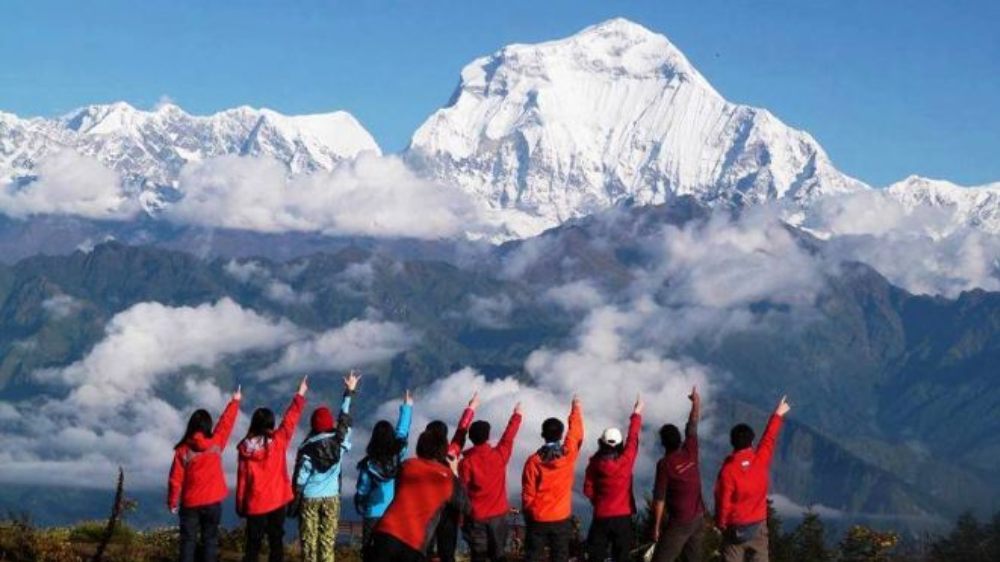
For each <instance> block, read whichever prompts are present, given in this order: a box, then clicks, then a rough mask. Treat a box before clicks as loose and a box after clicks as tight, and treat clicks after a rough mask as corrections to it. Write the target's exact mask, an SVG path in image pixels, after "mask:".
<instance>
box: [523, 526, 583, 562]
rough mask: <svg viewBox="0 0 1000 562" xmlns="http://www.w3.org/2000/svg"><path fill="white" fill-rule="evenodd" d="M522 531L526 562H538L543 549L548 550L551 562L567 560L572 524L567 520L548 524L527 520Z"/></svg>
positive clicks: (564, 561)
mask: <svg viewBox="0 0 1000 562" xmlns="http://www.w3.org/2000/svg"><path fill="white" fill-rule="evenodd" d="M524 531H525V536H524V559H525V560H527V562H540V561H541V560H542V559H543V557H544V555H545V547H548V549H549V559H550V560H551V562H567V561H568V560H569V539H570V535H572V533H573V523H572V522H571V521H570V520H569V519H566V520H563V521H553V522H549V523H541V522H538V521H530V520H528V521H525V530H524Z"/></svg>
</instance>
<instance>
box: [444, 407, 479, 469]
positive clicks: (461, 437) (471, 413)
mask: <svg viewBox="0 0 1000 562" xmlns="http://www.w3.org/2000/svg"><path fill="white" fill-rule="evenodd" d="M474 417H476V411H475V410H473V409H472V408H466V409H465V410H463V411H462V417H461V418H459V420H458V427H456V428H455V434H454V435H452V436H451V441H449V442H448V456H449V457H453V458H456V459H457V458H458V457H459V456H460V455H461V454H462V447H465V437H466V436H467V435H468V434H469V426H470V425H472V418H474Z"/></svg>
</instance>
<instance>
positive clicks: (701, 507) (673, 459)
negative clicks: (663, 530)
mask: <svg viewBox="0 0 1000 562" xmlns="http://www.w3.org/2000/svg"><path fill="white" fill-rule="evenodd" d="M685 433H686V436H685V438H684V444H683V445H681V448H679V449H677V450H676V451H673V452H671V453H667V454H666V455H664V457H663V458H662V459H660V461H659V462H657V463H656V486H655V487H654V488H653V499H654V500H659V501H662V502H664V503H665V504H666V508H667V522H668V523H670V524H680V525H685V524H687V523H690V522H692V521H694V520H695V518H696V517H698V516H699V515H701V514H703V513H705V501H704V499H703V498H702V496H701V461H700V459H699V454H698V424H697V422H694V421H689V422H688V424H687V428H685Z"/></svg>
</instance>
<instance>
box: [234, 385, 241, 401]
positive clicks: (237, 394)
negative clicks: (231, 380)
mask: <svg viewBox="0 0 1000 562" xmlns="http://www.w3.org/2000/svg"><path fill="white" fill-rule="evenodd" d="M233 400H236V401H237V402H239V401H240V400H243V385H242V384H238V385H236V392H234V393H233Z"/></svg>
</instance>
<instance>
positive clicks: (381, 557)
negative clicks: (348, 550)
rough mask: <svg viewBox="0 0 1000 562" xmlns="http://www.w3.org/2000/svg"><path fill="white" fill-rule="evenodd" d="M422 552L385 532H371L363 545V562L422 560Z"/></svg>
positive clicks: (418, 561) (415, 561) (421, 561)
mask: <svg viewBox="0 0 1000 562" xmlns="http://www.w3.org/2000/svg"><path fill="white" fill-rule="evenodd" d="M423 560H424V554H423V553H422V552H420V551H419V550H414V549H412V548H410V546H409V545H408V544H406V543H404V542H403V541H401V540H399V539H397V538H396V537H394V536H392V535H387V534H385V533H372V536H371V541H369V543H368V545H367V546H366V547H365V552H364V562H423Z"/></svg>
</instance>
